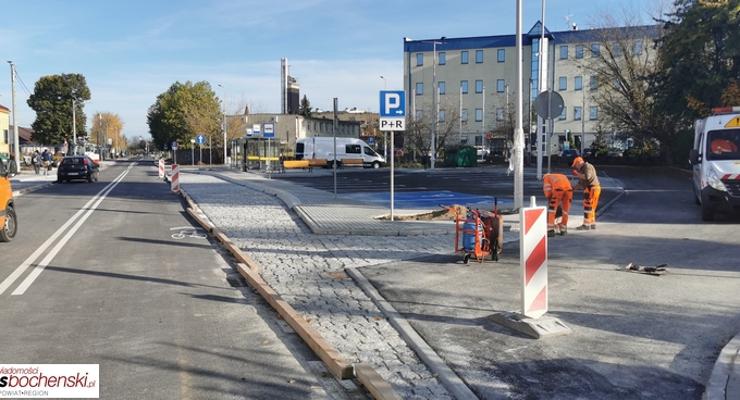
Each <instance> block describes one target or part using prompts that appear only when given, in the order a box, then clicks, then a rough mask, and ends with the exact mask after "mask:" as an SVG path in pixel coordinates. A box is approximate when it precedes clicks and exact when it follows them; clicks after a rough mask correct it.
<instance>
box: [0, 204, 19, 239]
mask: <svg viewBox="0 0 740 400" xmlns="http://www.w3.org/2000/svg"><path fill="white" fill-rule="evenodd" d="M17 232H18V217H17V216H16V215H15V209H13V206H8V208H7V209H6V210H5V225H4V226H3V229H2V230H0V242H9V241H11V240H13V238H14V237H15V234H16V233H17Z"/></svg>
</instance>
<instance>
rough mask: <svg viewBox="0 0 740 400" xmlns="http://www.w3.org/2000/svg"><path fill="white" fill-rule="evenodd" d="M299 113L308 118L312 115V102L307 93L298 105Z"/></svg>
mask: <svg viewBox="0 0 740 400" xmlns="http://www.w3.org/2000/svg"><path fill="white" fill-rule="evenodd" d="M298 114H300V115H303V116H304V117H306V118H308V117H310V116H311V102H310V101H308V97H306V95H305V94H304V95H303V98H302V99H301V104H300V106H299V107H298Z"/></svg>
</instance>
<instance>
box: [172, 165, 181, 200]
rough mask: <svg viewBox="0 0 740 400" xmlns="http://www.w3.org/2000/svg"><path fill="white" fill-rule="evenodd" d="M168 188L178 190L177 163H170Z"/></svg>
mask: <svg viewBox="0 0 740 400" xmlns="http://www.w3.org/2000/svg"><path fill="white" fill-rule="evenodd" d="M170 189H171V190H172V191H173V192H175V193H179V192H180V169H179V168H178V167H177V164H172V175H170Z"/></svg>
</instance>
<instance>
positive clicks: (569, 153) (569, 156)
mask: <svg viewBox="0 0 740 400" xmlns="http://www.w3.org/2000/svg"><path fill="white" fill-rule="evenodd" d="M579 155H580V154H579V153H578V150H576V149H567V150H563V152H562V153H560V161H561V162H563V163H565V164H567V165H571V164H572V163H573V159H574V158H576V157H578V156H579Z"/></svg>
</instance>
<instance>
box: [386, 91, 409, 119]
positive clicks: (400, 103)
mask: <svg viewBox="0 0 740 400" xmlns="http://www.w3.org/2000/svg"><path fill="white" fill-rule="evenodd" d="M405 100H406V96H404V92H403V90H382V91H381V92H380V116H381V117H393V118H399V117H405V116H406V104H405V103H406V102H405Z"/></svg>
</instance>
